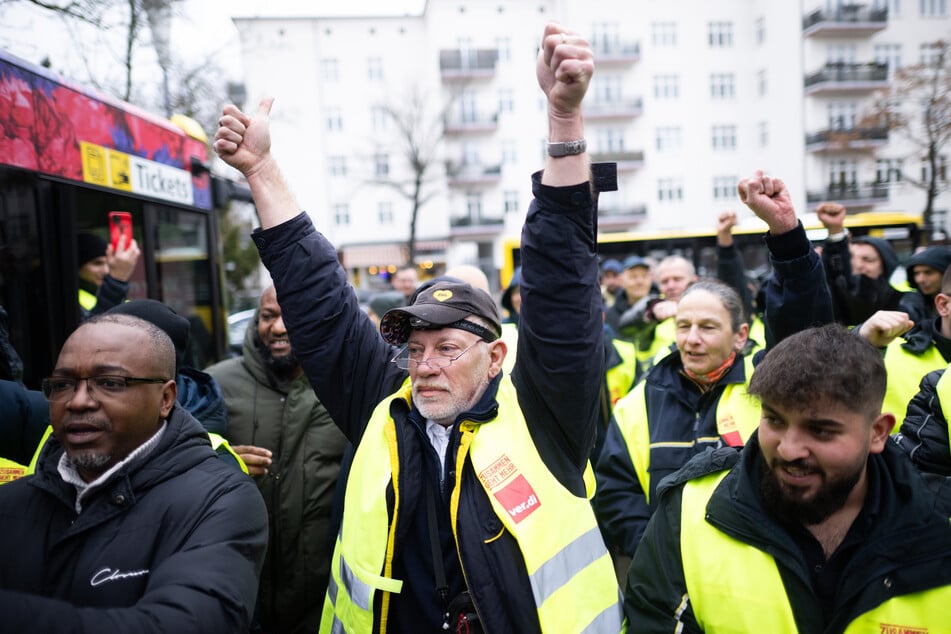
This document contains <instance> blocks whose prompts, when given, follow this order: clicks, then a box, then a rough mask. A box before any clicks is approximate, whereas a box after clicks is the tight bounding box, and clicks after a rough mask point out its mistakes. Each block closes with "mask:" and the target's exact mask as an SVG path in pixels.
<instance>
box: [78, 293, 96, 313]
mask: <svg viewBox="0 0 951 634" xmlns="http://www.w3.org/2000/svg"><path fill="white" fill-rule="evenodd" d="M79 305H80V306H82V307H83V310H85V311H86V312H87V313H88V312H89V311H91V310H92V309H93V308H95V307H96V296H95V295H93V294H92V293H90V292H89V291H86V290H83V289H79Z"/></svg>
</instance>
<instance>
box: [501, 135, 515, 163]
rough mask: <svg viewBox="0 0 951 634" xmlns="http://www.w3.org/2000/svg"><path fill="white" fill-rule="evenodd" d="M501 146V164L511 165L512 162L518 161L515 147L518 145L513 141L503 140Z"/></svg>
mask: <svg viewBox="0 0 951 634" xmlns="http://www.w3.org/2000/svg"><path fill="white" fill-rule="evenodd" d="M501 147H502V165H511V164H512V163H517V162H518V153H517V152H516V148H517V147H518V146H517V145H516V143H515V141H512V140H505V141H502V143H501Z"/></svg>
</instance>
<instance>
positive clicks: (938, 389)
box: [899, 370, 951, 451]
mask: <svg viewBox="0 0 951 634" xmlns="http://www.w3.org/2000/svg"><path fill="white" fill-rule="evenodd" d="M934 387H935V390H934V391H935V395H936V396H937V397H938V405H940V406H941V415H942V416H943V417H944V421H945V423H944V424H945V425H948V415H947V414H946V413H945V412H944V404H945V403H951V372H948V371H947V370H945V371H944V372H943V373H942V374H941V378H940V379H938V383H937V384H935V386H934ZM899 426H900V424H899ZM948 450H949V451H951V434H948Z"/></svg>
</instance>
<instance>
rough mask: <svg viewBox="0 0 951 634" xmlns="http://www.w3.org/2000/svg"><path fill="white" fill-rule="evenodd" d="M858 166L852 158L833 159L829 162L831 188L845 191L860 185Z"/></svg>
mask: <svg viewBox="0 0 951 634" xmlns="http://www.w3.org/2000/svg"><path fill="white" fill-rule="evenodd" d="M857 172H858V167H857V166H856V163H855V161H853V160H851V159H833V160H832V161H830V162H829V189H830V190H831V191H845V190H851V189H855V188H856V187H857V186H858V184H857V183H858V176H857Z"/></svg>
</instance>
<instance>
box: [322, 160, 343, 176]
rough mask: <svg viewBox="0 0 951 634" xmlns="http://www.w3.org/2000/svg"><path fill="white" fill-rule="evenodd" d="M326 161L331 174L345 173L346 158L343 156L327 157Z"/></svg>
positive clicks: (341, 174)
mask: <svg viewBox="0 0 951 634" xmlns="http://www.w3.org/2000/svg"><path fill="white" fill-rule="evenodd" d="M327 163H328V164H329V166H330V175H331V176H346V175H347V158H346V157H345V156H331V157H330V158H328V159H327Z"/></svg>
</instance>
